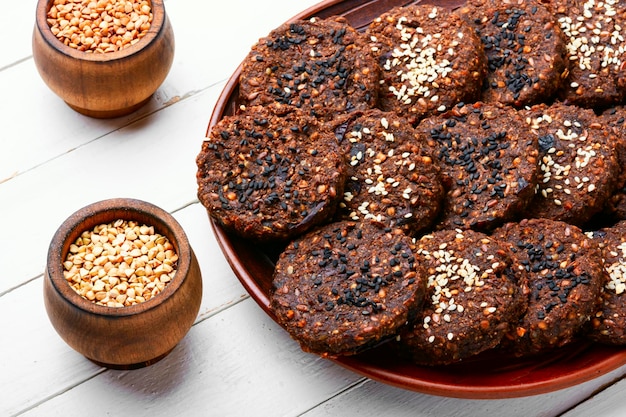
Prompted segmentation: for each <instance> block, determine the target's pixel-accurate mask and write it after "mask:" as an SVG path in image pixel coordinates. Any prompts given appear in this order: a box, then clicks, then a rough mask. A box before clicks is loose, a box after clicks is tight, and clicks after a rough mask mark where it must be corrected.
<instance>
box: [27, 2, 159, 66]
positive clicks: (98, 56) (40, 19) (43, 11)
mask: <svg viewBox="0 0 626 417" xmlns="http://www.w3.org/2000/svg"><path fill="white" fill-rule="evenodd" d="M146 1H148V2H149V3H150V7H151V9H152V23H151V24H150V29H149V30H148V33H146V35H144V36H143V37H142V38H141V39H140V40H139V41H138V42H136V43H135V44H134V45H131V46H129V47H127V48H124V49H121V50H118V51H113V52H105V53H87V52H85V51H79V50H78V49H75V48H72V47H70V46H67V45H65V44H64V43H63V42H61V41H60V40H59V39H57V37H56V36H54V34H53V33H52V31H51V30H50V27H49V26H48V22H47V14H48V9H49V8H50V6H51V5H52V2H54V0H38V1H37V8H36V12H35V30H37V31H38V32H39V33H40V34H41V37H42V38H43V40H44V41H45V42H46V44H48V45H49V46H50V47H51V48H52V49H54V50H56V51H57V52H58V53H60V54H63V55H66V56H69V57H71V58H73V59H76V60H81V61H88V62H94V63H98V62H110V61H114V60H122V59H125V58H128V57H130V56H132V55H134V54H135V53H137V52H139V51H141V50H142V49H145V48H146V47H148V46H149V45H151V44H152V43H153V41H154V40H155V39H156V38H158V37H159V36H160V35H161V33H162V32H163V31H164V30H165V27H166V26H167V25H166V24H165V23H166V20H167V15H166V13H165V4H164V1H163V0H146Z"/></svg>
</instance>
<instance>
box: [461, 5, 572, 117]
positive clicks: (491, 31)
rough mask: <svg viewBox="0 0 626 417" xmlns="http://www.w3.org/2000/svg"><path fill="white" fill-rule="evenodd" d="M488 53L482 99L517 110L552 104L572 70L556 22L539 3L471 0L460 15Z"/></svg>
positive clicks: (561, 34) (486, 53) (563, 39)
mask: <svg viewBox="0 0 626 417" xmlns="http://www.w3.org/2000/svg"><path fill="white" fill-rule="evenodd" d="M460 12H461V14H462V16H463V17H464V18H465V20H467V21H468V22H469V23H470V24H471V25H472V26H473V27H474V28H475V29H476V33H477V34H478V35H479V36H480V39H481V41H482V43H483V45H484V48H485V55H486V56H487V76H486V79H485V83H484V91H483V94H482V97H481V99H482V100H483V101H485V102H495V103H503V104H508V105H513V106H516V107H521V106H525V105H528V104H534V103H538V102H541V101H544V100H546V99H550V98H551V97H552V96H553V95H554V94H555V93H556V92H557V90H559V89H560V88H561V86H562V84H563V79H564V76H565V75H566V73H564V72H565V70H566V68H567V66H568V65H569V62H568V60H567V53H566V48H565V45H566V42H565V37H564V36H563V33H562V31H561V28H560V27H559V24H558V22H557V19H556V17H555V16H554V14H553V13H552V12H551V11H549V10H548V9H547V8H546V7H545V6H544V5H543V3H541V2H539V1H536V0H518V1H515V2H502V1H500V0H469V1H468V2H467V4H466V5H465V6H464V7H462V8H461V9H460Z"/></svg>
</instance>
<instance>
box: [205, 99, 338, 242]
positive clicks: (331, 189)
mask: <svg viewBox="0 0 626 417" xmlns="http://www.w3.org/2000/svg"><path fill="white" fill-rule="evenodd" d="M272 109H273V106H271V105H270V106H265V107H261V106H256V107H252V108H249V109H248V111H246V112H243V113H239V114H237V115H235V116H227V117H224V118H223V119H222V120H220V122H219V123H217V124H216V125H215V126H214V127H213V128H212V129H211V131H210V132H209V137H208V139H207V140H206V141H205V142H204V143H203V145H202V149H201V151H200V153H199V155H198V156H197V160H196V163H197V167H198V171H197V174H196V176H197V182H198V198H199V199H200V202H201V203H202V204H203V205H204V206H205V207H206V208H207V211H208V213H209V214H210V215H211V216H212V217H213V218H214V219H215V220H216V221H217V222H218V223H219V224H221V225H222V226H224V227H225V228H226V229H228V230H231V231H234V232H236V233H238V234H239V235H241V236H243V237H246V238H250V239H252V240H255V241H279V240H287V239H291V238H293V237H295V236H297V235H299V234H301V233H303V232H305V231H306V230H308V229H310V228H311V227H313V226H315V225H318V224H321V223H323V222H326V221H327V220H330V218H331V217H332V216H333V215H334V213H335V210H336V207H337V203H338V201H339V199H340V197H341V196H342V195H343V188H344V184H345V180H346V170H347V163H346V157H345V156H344V155H343V153H342V152H340V151H339V146H338V144H337V141H336V139H335V137H334V134H333V133H332V132H330V131H328V130H326V129H323V128H321V126H320V124H319V123H318V121H317V120H316V119H315V118H313V117H311V116H307V115H305V114H304V113H302V112H301V111H300V110H298V109H296V108H292V109H291V111H290V112H289V113H287V114H282V111H283V110H284V109H281V114H277V113H276V112H274V111H273V110H272Z"/></svg>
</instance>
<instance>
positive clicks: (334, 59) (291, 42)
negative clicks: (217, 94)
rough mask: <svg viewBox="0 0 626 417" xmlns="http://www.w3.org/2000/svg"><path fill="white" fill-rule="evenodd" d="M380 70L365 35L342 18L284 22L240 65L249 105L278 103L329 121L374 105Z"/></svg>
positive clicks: (244, 98)
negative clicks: (337, 115) (340, 115)
mask: <svg viewBox="0 0 626 417" xmlns="http://www.w3.org/2000/svg"><path fill="white" fill-rule="evenodd" d="M378 81H379V72H378V66H377V64H376V61H375V59H374V58H373V57H372V56H371V55H370V53H369V51H368V50H367V48H366V47H365V39H364V38H363V36H362V35H361V34H360V33H358V32H357V31H356V30H355V29H354V28H352V27H351V26H350V25H349V24H348V23H347V21H346V20H345V19H344V18H341V17H337V18H335V19H317V18H313V19H310V20H298V21H294V22H290V23H285V24H283V25H281V26H279V27H278V28H276V29H274V30H273V31H271V32H270V33H269V34H268V36H266V37H264V38H262V39H260V40H259V41H258V42H257V43H256V44H255V45H254V46H253V47H252V48H251V50H250V52H249V53H248V56H247V58H246V59H245V60H244V61H243V63H242V66H241V74H240V77H239V96H240V98H241V100H242V101H243V102H244V103H246V104H248V105H265V104H268V103H274V102H276V103H280V104H283V105H289V106H296V107H298V108H301V109H302V110H303V111H305V112H306V113H308V114H310V115H312V116H315V117H320V118H327V119H332V118H334V116H335V115H336V114H339V113H346V112H350V111H353V110H359V109H361V110H363V109H368V108H372V107H374V106H375V104H376V101H377V91H378Z"/></svg>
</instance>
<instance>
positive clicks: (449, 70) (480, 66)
mask: <svg viewBox="0 0 626 417" xmlns="http://www.w3.org/2000/svg"><path fill="white" fill-rule="evenodd" d="M366 37H367V39H368V40H369V48H370V50H371V51H372V52H373V54H374V56H375V57H376V58H377V60H378V64H379V66H380V71H381V78H382V81H381V83H380V87H379V103H380V107H381V108H382V109H383V110H386V111H395V112H397V113H399V114H401V115H402V116H404V117H406V118H407V119H408V120H409V121H410V122H411V123H414V124H415V123H417V122H418V121H419V120H420V119H421V118H423V117H425V116H429V115H433V114H440V113H442V112H444V111H446V110H449V109H450V108H451V107H452V106H454V105H455V104H456V103H459V102H462V101H465V102H471V101H474V100H476V99H478V98H479V97H480V91H481V86H482V82H483V78H484V76H485V68H486V67H485V54H484V51H483V46H482V44H481V42H480V39H478V36H476V34H475V33H474V31H473V29H472V28H471V27H470V26H469V25H468V24H467V23H466V22H465V21H464V20H463V19H461V18H460V17H459V16H458V14H457V13H456V12H453V11H451V10H449V9H446V8H444V7H439V6H434V5H419V4H418V5H409V6H405V7H397V8H393V9H391V10H389V11H388V12H386V13H384V14H382V15H381V16H380V17H378V18H376V19H374V21H372V22H371V24H370V25H369V27H368V28H367V30H366Z"/></svg>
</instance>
